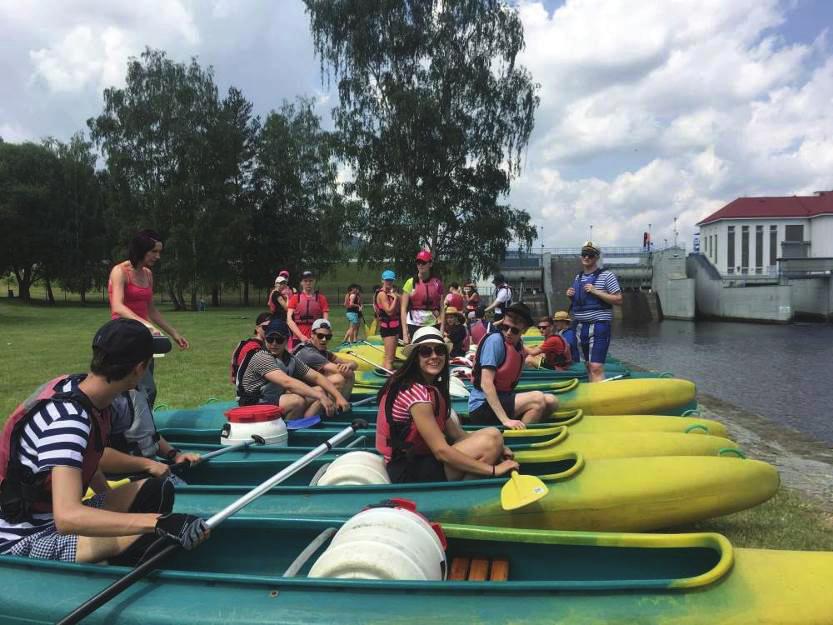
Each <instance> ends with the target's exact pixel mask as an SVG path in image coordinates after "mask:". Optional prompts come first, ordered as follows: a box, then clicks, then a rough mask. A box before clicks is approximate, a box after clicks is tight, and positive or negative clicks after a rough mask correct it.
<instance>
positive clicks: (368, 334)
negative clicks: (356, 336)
mask: <svg viewBox="0 0 833 625" xmlns="http://www.w3.org/2000/svg"><path fill="white" fill-rule="evenodd" d="M364 328H365V330H364V334H365V336H366V337H368V338H369V337H371V336H372V335H374V334H376V331H377V328H376V318H375V317H374V319H373V321H371V322H370V326H369V327H368V326H365V327H364Z"/></svg>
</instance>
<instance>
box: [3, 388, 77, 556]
mask: <svg viewBox="0 0 833 625" xmlns="http://www.w3.org/2000/svg"><path fill="white" fill-rule="evenodd" d="M71 387H72V382H71V381H70V380H66V381H64V382H63V383H59V387H58V388H57V389H56V391H57V392H65V391H69V390H71ZM89 435H90V417H89V415H88V414H87V413H86V411H84V410H83V409H81V408H80V407H79V406H78V405H77V404H75V403H72V402H68V401H50V402H48V403H46V404H44V406H43V407H42V408H41V409H40V410H39V411H38V412H37V413H36V414H35V415H34V416H33V417H32V418H31V419H29V422H28V423H27V424H26V426H24V428H23V432H22V433H21V436H20V446H19V448H18V449H19V453H18V459H19V460H20V462H21V464H23V466H24V467H28V468H29V469H31V470H32V472H33V473H36V474H38V473H47V472H49V471H51V470H52V468H53V467H58V466H63V467H74V468H76V469H79V470H80V469H81V466H82V464H83V462H84V451H85V450H86V448H87V439H88V437H89ZM52 522H53V520H52V514H51V513H43V514H34V515H32V521H31V522H27V523H19V524H16V525H15V524H12V523H9V522H8V521H6V520H5V519H4V518H3V517H2V516H0V553H5V552H6V551H8V550H9V549H10V548H11V547H12V546H13V545H14V544H15V543H16V542H17V541H19V540H21V539H22V538H25V537H26V536H29V535H31V534H35V533H36V532H39V531H41V530H43V529H46V527H47V526H48V525H50V524H51V523H52Z"/></svg>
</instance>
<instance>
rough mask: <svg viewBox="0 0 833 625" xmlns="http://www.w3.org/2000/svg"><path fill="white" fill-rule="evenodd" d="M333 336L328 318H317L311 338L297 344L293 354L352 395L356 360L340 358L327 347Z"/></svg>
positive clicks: (344, 395)
mask: <svg viewBox="0 0 833 625" xmlns="http://www.w3.org/2000/svg"><path fill="white" fill-rule="evenodd" d="M332 338H333V326H332V325H330V322H329V321H328V320H326V319H316V320H315V323H313V324H312V334H310V337H309V340H307V341H304V342H303V343H301V344H300V345H297V346H296V347H295V349H294V350H292V355H293V356H295V358H297V359H298V360H300V361H301V362H303V363H304V364H305V365H306V366H307V367H309V368H310V369H314V370H315V371H317V372H318V373H320V374H322V375H325V376H326V377H327V379H328V380H329V381H330V382H332V383H333V384H334V385H335V387H336V388H337V389H338V390H339V392H340V393H341V395H342V396H343V397H350V393H352V392H353V383H354V382H355V381H356V369H357V368H358V365H357V364H356V362H355V361H352V360H344V359H343V358H339V357H338V356H336V355H335V354H334V353H333V352H331V351H329V350H328V349H327V344H328V343H329V342H330V341H331V340H332Z"/></svg>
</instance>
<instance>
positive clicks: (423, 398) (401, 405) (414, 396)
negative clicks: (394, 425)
mask: <svg viewBox="0 0 833 625" xmlns="http://www.w3.org/2000/svg"><path fill="white" fill-rule="evenodd" d="M431 403H432V402H431V391H430V390H429V389H428V387H427V386H425V385H424V384H419V383H415V384H412V385H411V388H409V389H408V390H406V391H399V392H398V393H397V394H396V398H395V399H394V400H393V406H392V409H391V412H392V413H393V420H394V421H401V422H407V421H410V420H411V407H412V406H413V405H414V404H431Z"/></svg>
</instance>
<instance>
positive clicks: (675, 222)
mask: <svg viewBox="0 0 833 625" xmlns="http://www.w3.org/2000/svg"><path fill="white" fill-rule="evenodd" d="M674 247H677V218H676V217H674Z"/></svg>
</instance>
